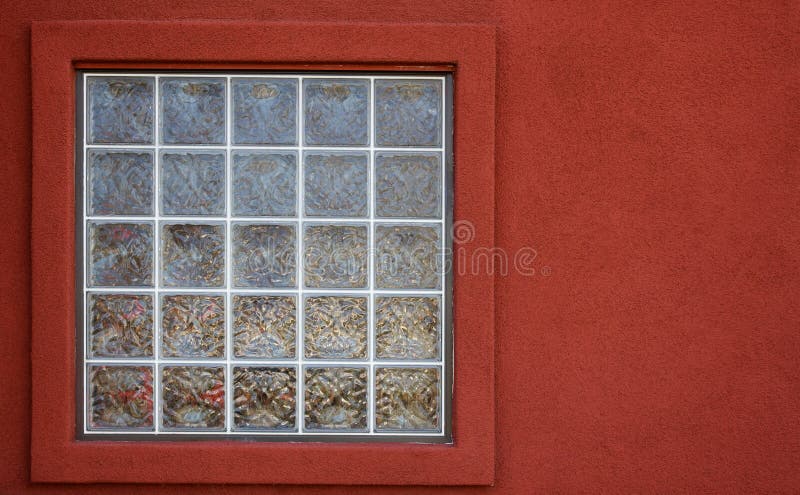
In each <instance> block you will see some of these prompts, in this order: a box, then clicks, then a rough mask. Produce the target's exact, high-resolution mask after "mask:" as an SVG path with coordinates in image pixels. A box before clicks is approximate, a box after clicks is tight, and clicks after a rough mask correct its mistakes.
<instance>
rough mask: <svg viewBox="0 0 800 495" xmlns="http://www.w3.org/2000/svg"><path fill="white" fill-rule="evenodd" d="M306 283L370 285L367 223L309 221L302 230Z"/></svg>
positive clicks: (323, 285)
mask: <svg viewBox="0 0 800 495" xmlns="http://www.w3.org/2000/svg"><path fill="white" fill-rule="evenodd" d="M303 236H304V237H303V249H304V259H303V264H304V265H303V266H304V268H305V273H304V277H305V286H306V287H309V288H337V287H338V288H363V287H366V286H367V255H368V240H367V237H368V235H367V226H366V225H327V224H326V225H307V226H306V227H305V232H304V233H303Z"/></svg>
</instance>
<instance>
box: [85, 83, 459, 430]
mask: <svg viewBox="0 0 800 495" xmlns="http://www.w3.org/2000/svg"><path fill="white" fill-rule="evenodd" d="M444 86H445V80H444V78H443V77H440V76H417V75H413V76H412V75H408V76H403V75H395V74H392V75H361V74H358V75H352V74H350V75H345V74H337V73H330V74H324V75H310V74H271V73H263V74H198V73H191V74H184V73H181V74H172V73H170V74H145V73H130V74H120V73H88V74H84V75H83V109H82V110H83V115H82V117H83V122H84V139H83V143H82V148H83V153H82V157H83V174H82V190H83V219H82V228H83V239H84V243H83V256H82V260H83V274H84V275H83V300H82V307H83V319H82V322H83V328H82V329H80V331H81V332H83V334H82V337H83V339H82V340H83V343H84V349H83V357H84V365H83V373H84V380H83V384H84V386H83V401H84V404H85V410H84V434H86V435H87V436H92V435H109V434H125V435H131V434H133V435H151V436H159V435H160V436H161V437H164V438H167V437H170V436H172V435H199V436H215V435H216V436H219V435H222V436H237V435H246V436H263V437H264V438H267V437H269V438H285V439H287V440H290V439H291V438H296V439H297V438H299V439H302V438H306V437H307V438H312V437H313V439H315V440H323V441H324V439H325V438H326V437H337V438H338V439H339V440H342V438H341V437H352V438H354V439H356V438H363V437H376V438H377V437H392V438H396V439H397V440H399V441H402V440H403V438H404V437H407V438H409V439H416V437H442V436H444V434H445V431H446V429H447V428H446V424H445V422H446V420H447V419H448V415H447V414H448V411H446V410H445V406H446V404H447V401H446V400H445V383H446V379H445V374H446V369H447V366H449V357H448V356H447V355H446V354H447V353H446V345H445V338H446V335H447V326H446V318H445V314H446V312H445V311H446V310H445V306H446V300H445V299H446V297H445V296H446V294H447V290H446V289H447V278H446V276H445V273H444V269H443V268H444V266H445V262H446V252H447V249H448V248H449V245H448V236H447V235H446V234H447V233H446V232H445V224H446V218H447V216H446V215H447V211H446V207H447V204H446V197H447V191H446V187H447V186H446V173H445V170H446V167H445V163H446V156H447V155H446V149H445V143H446V139H445V130H446V125H445V123H446V121H447V118H446V117H447V116H446V111H447V109H446V105H445V102H444V100H445V98H444V91H445V89H444ZM344 439H346V438H344ZM417 441H418V440H417Z"/></svg>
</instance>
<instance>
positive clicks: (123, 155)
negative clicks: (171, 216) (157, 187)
mask: <svg viewBox="0 0 800 495" xmlns="http://www.w3.org/2000/svg"><path fill="white" fill-rule="evenodd" d="M86 158H87V167H88V172H89V183H88V184H87V187H88V188H89V191H88V193H89V205H88V210H89V215H95V216H101V215H152V214H153V153H152V152H151V151H144V150H121V151H113V150H98V149H90V150H89V151H88V156H87V157H86Z"/></svg>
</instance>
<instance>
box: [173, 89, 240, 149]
mask: <svg viewBox="0 0 800 495" xmlns="http://www.w3.org/2000/svg"><path fill="white" fill-rule="evenodd" d="M159 91H160V93H159V95H160V100H161V102H160V105H161V109H160V111H161V115H160V116H159V119H160V120H159V123H160V127H161V142H162V143H164V144H225V79H222V78H193V77H165V78H162V79H161V81H160V87H159Z"/></svg>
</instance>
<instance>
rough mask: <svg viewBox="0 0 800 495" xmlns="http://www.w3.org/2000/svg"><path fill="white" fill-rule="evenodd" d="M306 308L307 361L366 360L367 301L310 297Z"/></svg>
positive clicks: (336, 297) (332, 297)
mask: <svg viewBox="0 0 800 495" xmlns="http://www.w3.org/2000/svg"><path fill="white" fill-rule="evenodd" d="M304 306H305V325H304V328H305V347H304V348H305V351H304V352H305V357H306V358H308V359H366V358H367V298H366V297H356V296H318V297H307V298H306V300H305V305H304Z"/></svg>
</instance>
